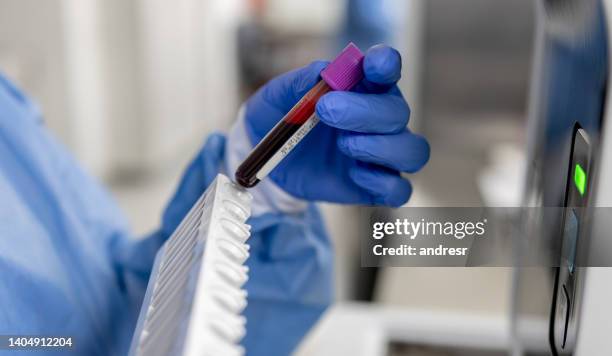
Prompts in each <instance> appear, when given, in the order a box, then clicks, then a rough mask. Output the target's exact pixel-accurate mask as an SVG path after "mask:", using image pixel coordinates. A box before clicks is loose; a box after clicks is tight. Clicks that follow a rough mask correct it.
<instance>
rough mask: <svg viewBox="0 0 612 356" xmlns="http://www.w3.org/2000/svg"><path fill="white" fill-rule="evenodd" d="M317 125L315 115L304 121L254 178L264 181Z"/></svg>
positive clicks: (317, 120) (317, 121)
mask: <svg viewBox="0 0 612 356" xmlns="http://www.w3.org/2000/svg"><path fill="white" fill-rule="evenodd" d="M318 123H319V118H318V117H317V114H312V116H310V117H309V118H308V120H306V122H304V123H303V124H302V126H300V128H299V129H298V130H297V131H296V132H295V133H294V134H293V135H291V137H289V139H288V140H287V142H285V143H284V144H283V145H282V146H281V148H280V149H279V150H278V151H276V153H275V154H274V156H272V157H271V158H270V159H269V160H268V162H266V164H264V165H263V167H261V169H260V170H259V172H257V174H256V175H255V177H257V179H259V180H262V179H264V178H265V177H266V176H267V175H268V174H269V173H270V172H271V171H272V170H273V169H274V167H276V166H277V165H278V164H279V163H280V161H282V160H283V158H285V157H286V156H287V155H288V154H289V153H290V152H291V151H293V149H294V148H295V146H297V144H298V143H300V141H302V139H303V138H304V137H305V136H306V135H307V134H308V133H309V132H310V130H312V129H313V128H314V127H315V126H317V124H318Z"/></svg>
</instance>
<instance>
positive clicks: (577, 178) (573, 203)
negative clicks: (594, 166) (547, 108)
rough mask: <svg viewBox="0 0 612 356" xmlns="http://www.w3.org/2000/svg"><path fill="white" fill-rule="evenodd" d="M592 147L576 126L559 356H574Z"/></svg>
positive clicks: (560, 271)
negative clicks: (579, 261) (579, 259)
mask: <svg viewBox="0 0 612 356" xmlns="http://www.w3.org/2000/svg"><path fill="white" fill-rule="evenodd" d="M590 168H591V144H590V140H589V138H588V136H587V134H586V132H585V131H584V130H583V129H581V128H580V127H578V126H576V128H575V130H574V139H573V140H572V154H571V160H570V164H569V169H568V175H567V188H566V202H565V206H566V209H565V213H564V217H563V231H562V233H561V255H560V261H559V263H560V266H559V267H558V268H557V269H556V270H557V271H556V272H557V277H556V281H555V292H554V294H553V296H554V300H553V309H552V313H551V325H550V330H551V331H550V342H551V346H552V347H553V348H554V350H553V351H554V353H556V354H557V355H571V354H572V352H573V350H574V346H575V344H576V336H577V333H578V323H579V310H580V304H581V297H582V293H581V292H582V283H583V280H584V270H583V269H582V268H580V267H576V256H577V252H578V250H579V249H580V250H584V249H585V248H587V246H586V244H585V243H583V242H588V241H585V240H588V231H587V228H586V225H587V221H586V220H587V218H588V217H587V216H585V214H586V211H585V210H584V209H582V208H584V207H587V206H588V198H589V195H590V192H591V189H589V188H590V187H589V178H590V176H591V170H590Z"/></svg>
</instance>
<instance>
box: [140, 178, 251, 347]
mask: <svg viewBox="0 0 612 356" xmlns="http://www.w3.org/2000/svg"><path fill="white" fill-rule="evenodd" d="M251 200H252V197H251V195H250V194H249V193H247V192H246V191H245V190H244V189H242V188H240V187H238V186H237V185H235V184H234V183H232V182H231V181H230V180H229V179H228V178H227V177H226V176H224V175H221V174H219V175H218V176H217V177H216V178H215V180H214V181H213V183H212V184H211V185H210V186H209V187H208V189H207V190H206V191H205V192H204V193H203V194H202V196H201V197H200V198H199V199H198V201H197V202H196V203H195V204H194V206H193V207H192V208H191V210H190V211H189V213H188V214H187V216H185V218H184V219H183V221H182V222H181V224H180V225H179V226H178V227H177V229H176V230H175V231H174V233H173V234H172V236H171V237H170V238H169V239H168V240H167V241H166V242H165V243H164V245H163V246H162V248H161V249H160V251H159V252H158V253H157V256H156V258H155V265H154V267H153V271H152V273H151V278H150V279H149V284H148V287H147V292H146V295H145V299H144V302H143V305H142V307H141V310H140V316H139V318H138V324H137V326H136V331H135V333H134V337H133V339H132V345H131V348H130V355H133V356H140V355H147V356H149V355H154V356H155V355H160V356H162V355H164V356H165V355H182V356H195V355H230V356H231V355H243V354H244V349H243V348H242V347H241V346H240V345H239V342H240V340H241V339H242V337H243V336H244V334H245V323H246V320H245V318H244V316H242V311H243V310H244V308H245V307H246V304H247V298H246V291H245V290H244V289H243V288H242V287H243V285H244V283H245V282H246V281H247V279H248V268H247V267H246V266H244V262H245V261H246V259H247V258H248V257H249V245H247V244H246V241H247V239H248V238H249V236H250V231H249V230H250V226H249V225H247V224H245V221H246V220H247V219H248V217H249V216H250V203H251Z"/></svg>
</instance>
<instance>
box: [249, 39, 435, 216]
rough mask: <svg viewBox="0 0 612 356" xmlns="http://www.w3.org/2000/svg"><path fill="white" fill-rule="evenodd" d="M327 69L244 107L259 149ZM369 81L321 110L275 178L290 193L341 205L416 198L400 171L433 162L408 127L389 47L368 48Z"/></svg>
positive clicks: (304, 72)
mask: <svg viewBox="0 0 612 356" xmlns="http://www.w3.org/2000/svg"><path fill="white" fill-rule="evenodd" d="M327 63H328V62H323V61H317V62H313V63H311V64H310V65H308V66H306V67H303V68H300V69H297V70H294V71H291V72H289V73H286V74H284V75H281V76H279V77H277V78H275V79H273V80H271V81H270V82H269V83H268V84H266V85H265V86H264V87H262V88H261V89H260V90H259V91H258V92H257V93H256V94H254V95H253V96H252V97H251V98H250V99H249V101H248V102H247V105H246V114H245V115H246V116H245V122H246V129H247V133H248V135H249V138H250V140H251V143H253V144H254V145H255V144H257V143H258V142H259V141H260V140H261V139H262V138H263V137H264V136H265V134H266V133H267V132H268V131H269V130H270V129H271V128H272V127H273V126H274V125H275V124H276V123H277V122H278V121H279V120H281V118H282V117H283V116H284V115H285V114H286V113H287V112H288V111H289V110H290V109H291V107H293V105H295V103H297V101H298V100H299V99H300V98H301V97H302V96H303V95H304V94H305V93H306V92H307V91H308V90H309V89H310V88H312V87H313V86H314V85H315V84H316V83H317V82H318V81H319V80H320V79H321V78H320V76H319V73H320V72H321V70H322V69H323V68H325V66H326V65H327ZM363 70H364V74H365V78H364V80H363V81H362V82H361V83H359V84H358V85H357V86H356V88H355V89H354V90H353V91H351V92H330V93H328V94H326V95H324V96H323V97H322V98H321V99H320V100H319V102H318V103H317V107H316V113H317V115H318V116H319V118H320V120H321V122H320V123H319V124H318V125H317V127H315V128H314V129H313V130H312V131H311V132H310V134H309V135H308V136H307V137H306V138H305V139H304V140H302V142H301V143H300V144H299V145H297V147H296V148H295V149H294V150H293V151H292V152H291V153H290V154H289V155H288V156H287V157H286V158H285V159H284V160H283V161H282V162H281V163H280V164H279V165H278V166H277V167H276V168H275V169H274V170H273V171H272V172H271V173H270V178H272V180H273V181H274V182H275V183H276V184H277V185H278V186H280V187H281V188H282V189H283V190H285V191H286V192H288V193H289V194H291V195H293V196H295V197H298V198H302V199H306V200H320V201H328V202H336V203H350V204H370V205H390V206H400V205H402V204H404V203H405V202H406V201H407V200H408V198H409V197H410V194H411V192H412V188H411V185H410V183H409V182H408V181H407V180H406V179H404V178H402V177H401V176H400V172H409V173H413V172H416V171H418V170H419V169H420V168H421V167H423V165H424V164H425V163H426V162H427V160H428V159H429V145H428V143H427V141H426V140H425V139H424V138H423V137H421V136H419V135H415V134H413V133H411V132H410V131H409V130H408V129H407V128H406V125H407V123H408V118H409V116H410V109H409V107H408V103H406V101H405V100H404V98H403V96H402V94H401V92H400V90H399V88H398V87H397V85H396V83H397V81H398V80H399V78H400V75H401V73H400V72H401V57H400V55H399V53H398V52H397V51H396V50H395V49H393V48H391V47H388V46H383V45H378V46H374V47H372V48H370V49H369V50H368V51H367V53H366V55H365V58H364V61H363Z"/></svg>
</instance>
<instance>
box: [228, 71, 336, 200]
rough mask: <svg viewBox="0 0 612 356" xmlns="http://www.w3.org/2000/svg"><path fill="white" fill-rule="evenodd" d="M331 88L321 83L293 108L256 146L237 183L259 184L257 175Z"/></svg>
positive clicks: (244, 185) (238, 170)
mask: <svg viewBox="0 0 612 356" xmlns="http://www.w3.org/2000/svg"><path fill="white" fill-rule="evenodd" d="M330 90H331V88H330V87H329V86H328V85H327V83H325V81H323V80H321V81H319V82H318V83H317V84H316V85H315V86H314V87H313V88H312V89H310V90H309V91H308V92H307V93H306V94H305V95H304V96H303V97H302V99H300V101H298V103H297V104H295V106H293V108H291V110H290V111H289V112H288V113H287V114H286V115H285V117H283V119H282V120H281V121H279V122H278V123H277V124H276V125H275V126H274V127H273V128H272V130H270V132H268V134H267V135H266V136H265V137H264V138H263V139H262V140H261V141H260V142H259V143H258V144H257V146H255V148H254V149H253V151H252V152H251V154H250V155H249V156H248V157H247V158H246V159H245V160H244V162H242V164H241V165H240V166H239V167H238V169H237V170H236V181H237V182H238V184H240V185H242V186H243V187H246V188H251V187H254V186H255V185H256V184H257V183H259V179H258V178H257V173H258V172H259V171H260V170H261V168H262V167H263V166H264V165H265V164H266V162H268V161H269V160H270V158H272V156H274V154H275V153H276V152H277V151H278V150H279V149H280V148H281V147H282V146H283V145H284V144H285V142H287V140H289V138H290V137H291V136H292V135H293V134H294V133H295V132H296V131H297V130H299V129H300V127H302V125H303V124H304V123H305V122H306V121H307V120H308V118H310V117H311V116H312V114H314V112H315V107H316V105H317V101H319V98H321V96H323V95H324V94H325V93H327V92H329V91H330Z"/></svg>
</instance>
